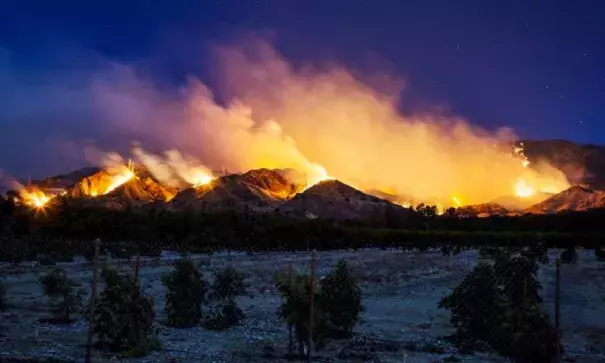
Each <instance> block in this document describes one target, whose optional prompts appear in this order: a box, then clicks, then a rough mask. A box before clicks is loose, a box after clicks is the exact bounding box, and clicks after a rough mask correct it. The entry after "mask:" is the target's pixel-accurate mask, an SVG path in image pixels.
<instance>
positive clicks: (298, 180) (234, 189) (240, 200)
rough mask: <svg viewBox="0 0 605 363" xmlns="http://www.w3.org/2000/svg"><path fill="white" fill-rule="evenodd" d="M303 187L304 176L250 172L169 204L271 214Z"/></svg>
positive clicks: (191, 190)
mask: <svg viewBox="0 0 605 363" xmlns="http://www.w3.org/2000/svg"><path fill="white" fill-rule="evenodd" d="M305 186H306V180H305V179H304V176H303V175H301V174H300V173H298V172H296V171H294V170H269V169H259V170H250V171H248V172H246V173H244V174H231V175H226V176H222V177H219V178H216V179H215V180H213V181H211V182H210V183H207V184H205V185H201V186H194V187H192V188H189V189H187V190H184V191H183V192H181V193H179V194H178V195H177V197H176V198H175V199H174V200H173V201H172V203H171V204H172V205H173V206H174V207H176V208H184V207H191V208H194V209H201V210H217V209H237V210H242V209H246V208H250V209H251V210H271V209H272V208H274V207H276V206H277V205H279V204H281V203H283V202H284V201H286V200H288V199H290V198H291V197H292V196H294V195H295V194H296V193H298V192H300V191H302V190H303V189H304V188H305Z"/></svg>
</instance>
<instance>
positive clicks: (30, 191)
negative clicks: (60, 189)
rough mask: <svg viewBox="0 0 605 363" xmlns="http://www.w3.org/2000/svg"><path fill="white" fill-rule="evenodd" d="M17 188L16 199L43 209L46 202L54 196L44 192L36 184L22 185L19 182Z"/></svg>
mask: <svg viewBox="0 0 605 363" xmlns="http://www.w3.org/2000/svg"><path fill="white" fill-rule="evenodd" d="M17 190H18V193H19V197H18V198H17V201H18V202H22V203H23V204H25V205H27V206H30V207H33V208H36V209H44V207H45V206H46V205H47V204H48V202H50V201H51V199H53V198H54V197H55V195H53V194H47V193H44V192H43V191H42V190H40V189H39V188H38V187H36V186H29V187H24V186H22V185H20V184H19V185H18V186H17Z"/></svg>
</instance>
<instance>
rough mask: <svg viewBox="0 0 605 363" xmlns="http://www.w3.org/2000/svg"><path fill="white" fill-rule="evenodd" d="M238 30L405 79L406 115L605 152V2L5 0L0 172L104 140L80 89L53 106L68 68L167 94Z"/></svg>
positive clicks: (302, 58) (208, 76) (44, 166)
mask: <svg viewBox="0 0 605 363" xmlns="http://www.w3.org/2000/svg"><path fill="white" fill-rule="evenodd" d="M241 33H257V34H266V35H267V36H269V37H271V39H273V44H274V45H275V47H276V48H277V49H278V50H279V51H281V52H282V53H283V54H284V55H285V56H286V57H287V58H288V59H290V60H292V61H293V62H298V63H305V62H313V61H324V60H326V61H337V62H339V63H342V64H344V65H347V66H349V67H353V68H358V69H362V70H371V71H377V70H382V69H384V71H385V72H386V73H393V74H396V75H397V76H400V77H404V78H405V80H406V83H407V87H406V94H405V97H404V101H403V102H404V103H403V104H402V109H403V110H413V111H415V110H431V109H433V108H439V109H441V110H446V111H445V112H447V113H449V114H453V115H457V116H461V117H463V118H466V119H467V120H469V121H470V122H472V123H474V124H478V125H481V126H483V127H486V128H489V129H496V128H498V127H502V126H508V127H511V128H513V129H514V130H515V131H516V133H517V134H518V135H519V136H520V137H523V138H535V139H546V138H565V139H569V140H572V141H576V142H581V143H596V144H605V1H603V0H576V1H573V0H569V1H558V0H540V1H538V0H506V1H496V0H493V1H484V0H459V1H455V0H449V1H448V0H439V1H438V0H417V1H416V0H414V1H412V0H410V1H408V0H346V1H345V0H343V1H339V0H318V1H315V0H300V1H295V0H266V1H265V0H256V1H254V0H249V1H248V0H240V1H236V0H198V1H189V0H166V1H164V0H147V1H143V0H138V1H137V0H122V1H114V0H111V1H81V0H80V1H63V0H54V1H46V0H38V1H31V0H4V1H1V2H0V169H4V171H5V173H10V174H13V175H20V176H23V175H26V174H28V173H33V174H34V175H37V174H39V173H46V172H52V171H57V172H60V171H66V170H65V169H67V170H69V167H71V166H72V164H70V163H74V162H75V161H74V160H66V161H65V162H64V163H65V165H56V161H53V159H52V158H53V157H55V156H57V155H58V154H57V153H54V152H53V151H52V150H50V149H52V147H53V140H58V139H60V140H67V139H70V138H91V139H96V138H103V137H107V135H106V134H104V133H103V130H102V127H101V126H99V125H98V124H94V125H93V123H94V121H92V120H94V117H95V115H94V112H93V111H92V110H89V109H87V107H86V105H85V104H83V103H81V102H79V101H78V96H77V94H78V92H77V89H78V87H80V86H82V85H81V84H79V83H78V82H80V81H74V84H73V90H74V97H73V98H71V97H70V96H66V97H65V98H63V99H62V100H63V101H62V102H64V103H65V104H60V105H57V101H56V100H53V101H48V102H47V100H49V98H48V97H47V95H48V94H49V93H50V92H52V87H51V86H50V85H52V84H53V82H56V81H57V78H60V77H62V76H61V75H62V74H63V73H62V72H65V71H66V70H71V71H73V70H81V71H82V72H83V73H84V74H85V72H86V70H87V69H93V68H94V67H95V64H96V62H99V61H100V60H103V61H106V60H112V61H117V62H124V63H127V64H131V63H136V64H137V66H138V68H137V69H140V70H142V71H144V72H145V73H146V74H147V75H153V77H154V79H155V80H157V82H158V84H161V85H162V86H164V87H168V88H170V87H175V88H176V87H178V86H179V85H180V84H182V83H183V82H184V81H185V79H186V78H187V76H188V75H191V74H193V75H196V76H197V77H200V78H201V79H202V80H204V82H211V80H212V70H211V69H208V67H204V64H205V62H206V58H205V56H206V53H205V50H204V49H205V48H204V46H205V45H206V44H208V43H209V42H210V43H221V42H223V41H229V40H231V39H232V38H234V37H236V36H237V35H238V34H241ZM377 65H378V67H379V68H377ZM59 103H60V102H59ZM66 105H68V106H69V107H71V108H72V109H73V110H72V111H70V112H66V111H65V110H66V109H69V107H65V106H66ZM62 152H63V153H64V152H65V150H63V151H62ZM34 170H35V171H37V172H35V171H34Z"/></svg>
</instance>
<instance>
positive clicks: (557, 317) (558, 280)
mask: <svg viewBox="0 0 605 363" xmlns="http://www.w3.org/2000/svg"><path fill="white" fill-rule="evenodd" d="M556 266H557V275H556V280H555V329H556V334H557V341H556V342H557V343H556V344H557V363H560V362H561V349H560V347H561V329H560V322H561V260H560V259H559V258H557V263H556Z"/></svg>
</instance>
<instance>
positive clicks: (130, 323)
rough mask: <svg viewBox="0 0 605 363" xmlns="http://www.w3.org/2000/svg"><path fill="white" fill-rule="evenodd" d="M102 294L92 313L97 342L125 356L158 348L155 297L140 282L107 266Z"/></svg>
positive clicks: (139, 354)
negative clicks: (146, 295) (143, 293)
mask: <svg viewBox="0 0 605 363" xmlns="http://www.w3.org/2000/svg"><path fill="white" fill-rule="evenodd" d="M102 277H103V279H104V280H105V289H104V290H103V292H102V293H101V296H100V298H99V300H98V303H97V305H96V306H95V310H94V316H93V333H94V335H95V337H96V340H97V344H98V345H99V346H100V347H101V348H103V349H107V350H109V351H111V352H117V353H121V354H123V355H125V356H133V357H136V356H144V355H147V354H148V353H149V351H150V350H152V349H154V348H157V344H158V342H157V338H156V337H155V334H154V333H155V331H154V329H153V321H154V318H155V311H154V304H153V300H152V299H150V298H147V297H145V296H143V295H142V294H141V290H140V288H139V286H138V284H137V283H136V282H135V281H133V280H132V279H131V278H130V277H128V276H122V275H119V274H118V273H117V272H116V271H115V270H114V269H111V268H106V269H105V270H104V271H103V273H102Z"/></svg>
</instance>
